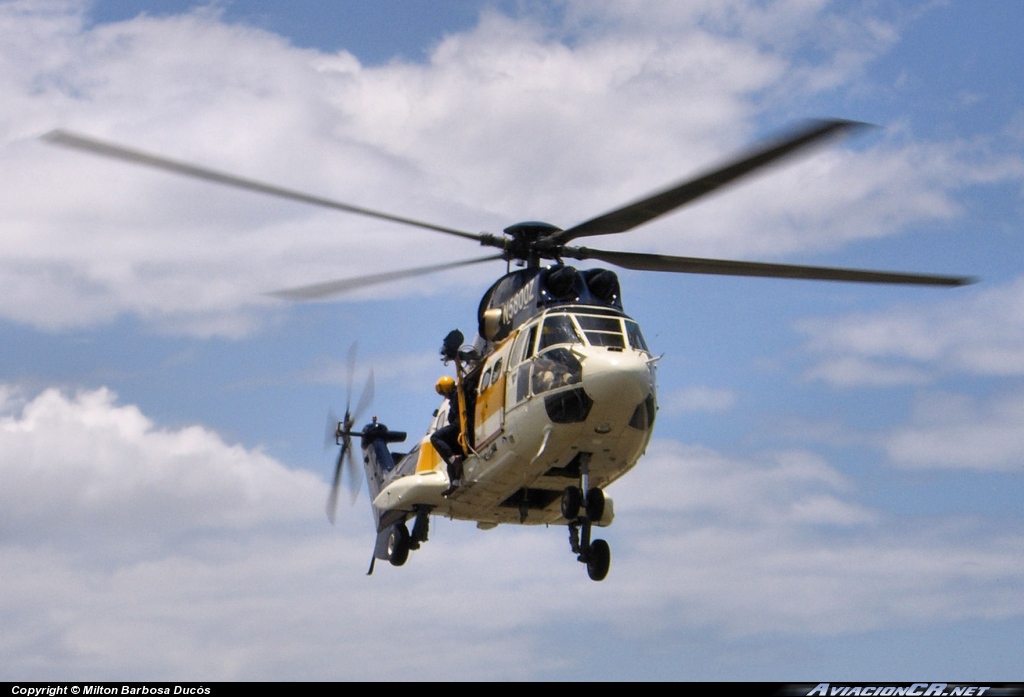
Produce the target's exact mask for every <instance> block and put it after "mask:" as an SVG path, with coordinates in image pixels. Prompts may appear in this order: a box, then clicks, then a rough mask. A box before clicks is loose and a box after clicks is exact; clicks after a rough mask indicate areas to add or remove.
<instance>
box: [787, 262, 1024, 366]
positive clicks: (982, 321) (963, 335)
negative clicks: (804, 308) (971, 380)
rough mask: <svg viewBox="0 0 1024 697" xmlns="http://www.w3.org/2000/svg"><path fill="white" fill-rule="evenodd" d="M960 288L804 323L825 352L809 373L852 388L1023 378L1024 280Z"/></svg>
mask: <svg viewBox="0 0 1024 697" xmlns="http://www.w3.org/2000/svg"><path fill="white" fill-rule="evenodd" d="M960 293H961V294H962V295H960V296H959V297H956V298H954V299H952V300H946V301H945V302H940V303H934V304H932V305H930V306H927V307H923V306H914V307H905V308H897V309H892V310H885V311H883V312H877V313H873V314H866V313H857V314H850V315H847V316H844V317H839V318H830V319H816V320H808V321H805V322H802V323H801V324H800V325H799V326H798V329H799V330H800V331H802V332H803V333H804V334H806V335H808V337H809V338H808V341H807V349H808V351H809V352H810V353H811V354H812V355H822V356H823V358H821V359H820V362H819V363H818V365H816V366H815V367H813V368H811V369H810V370H809V371H808V373H807V375H808V377H814V378H821V379H824V380H826V381H828V382H831V383H833V384H836V385H841V386H851V385H858V384H868V385H870V384H875V385H879V384H919V383H922V382H925V381H927V380H932V379H935V377H937V376H938V375H941V374H968V375H980V376H997V377H998V376H1003V377H1016V376H1020V375H1024V348H1022V347H1024V280H1022V279H1019V278H1018V279H1017V280H1015V281H1013V282H1011V283H1008V284H1005V285H1002V286H996V287H991V288H986V289H984V290H974V291H973V292H971V291H960Z"/></svg>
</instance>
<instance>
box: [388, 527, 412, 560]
mask: <svg viewBox="0 0 1024 697" xmlns="http://www.w3.org/2000/svg"><path fill="white" fill-rule="evenodd" d="M387 552H388V561H389V562H391V566H401V565H402V564H404V563H405V561H406V560H407V559H408V558H409V528H407V527H405V523H395V524H394V525H392V526H391V532H389V533H388V545H387Z"/></svg>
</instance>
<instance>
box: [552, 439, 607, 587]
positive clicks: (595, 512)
mask: <svg viewBox="0 0 1024 697" xmlns="http://www.w3.org/2000/svg"><path fill="white" fill-rule="evenodd" d="M603 515H604V492H603V491H601V490H600V489H599V488H597V487H594V488H591V487H590V453H581V458H580V485H579V486H578V487H576V486H567V487H565V491H563V492H562V517H563V518H565V519H566V520H568V521H569V546H570V547H572V551H573V553H575V554H576V555H577V556H576V560H577V561H579V562H582V563H584V564H586V565H587V575H589V576H590V578H591V580H594V581H603V580H604V577H605V576H607V575H608V568H609V567H610V566H611V563H612V552H611V548H610V547H609V546H608V543H607V542H605V541H604V540H593V541H591V539H590V533H591V528H592V527H593V524H594V523H596V522H598V521H600V520H601V517H602V516H603Z"/></svg>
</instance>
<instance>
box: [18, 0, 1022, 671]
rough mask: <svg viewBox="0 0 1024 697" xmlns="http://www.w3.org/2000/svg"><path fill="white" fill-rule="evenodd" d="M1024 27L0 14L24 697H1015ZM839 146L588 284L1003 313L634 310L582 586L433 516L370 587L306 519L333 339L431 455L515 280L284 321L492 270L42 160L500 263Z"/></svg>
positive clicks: (895, 21) (642, 13)
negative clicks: (863, 126)
mask: <svg viewBox="0 0 1024 697" xmlns="http://www.w3.org/2000/svg"><path fill="white" fill-rule="evenodd" d="M377 5H380V4H377ZM143 7H145V9H146V12H145V13H144V12H143ZM1022 20H1024V10H1022V9H1021V8H1020V6H1019V5H1017V4H1016V3H1009V2H1004V3H939V2H925V3H901V4H899V5H897V6H890V5H887V4H884V5H881V6H880V5H879V4H877V3H873V2H864V3H860V2H835V3H829V2H824V1H823V0H821V1H813V0H803V1H799V0H790V1H788V2H786V1H783V2H773V3H765V2H746V1H743V0H730V1H727V2H714V3H711V2H692V3H664V2H643V1H642V0H636V1H635V2H628V3H626V2H571V1H568V0H566V1H564V2H540V1H538V2H523V3H511V2H508V3H471V2H434V3H420V2H392V3H388V4H387V5H384V6H383V7H377V6H375V4H370V3H359V2H352V3H349V2H340V3H333V4H330V5H328V4H326V3H312V2H291V3H270V2H255V1H253V2H246V1H244V0H237V1H235V2H229V1H225V2H221V3H214V4H207V3H198V2H187V1H181V2H169V1H168V2H157V3H145V6H143V4H140V3H130V2H103V1H100V2H92V3H89V2H60V1H57V0H54V1H53V2H3V3H0V34H2V35H3V37H4V38H3V40H2V41H0V81H2V83H3V93H4V95H5V100H4V103H3V105H0V148H2V153H3V155H2V158H0V180H2V181H0V184H2V185H0V216H2V224H0V230H2V231H3V232H2V233H0V346H2V347H3V349H2V351H3V361H2V362H0V371H2V373H0V469H2V476H3V481H4V482H5V484H4V486H3V487H2V490H0V560H2V568H3V569H4V574H3V580H2V581H0V591H2V592H0V616H2V617H3V618H4V632H3V635H2V641H0V666H3V667H2V668H0V677H3V678H4V679H8V680H14V679H18V680H26V679H37V680H44V679H48V680H53V679H80V680H86V679H96V680H100V679H111V680H113V679H179V680H187V679H190V680H215V679H249V680H259V679H309V680H327V679H396V678H397V679H545V680H547V679H567V680H579V679H631V680H635V679H673V680H707V679H743V680H758V679H761V680H793V681H820V680H840V679H850V678H863V677H864V676H870V677H871V678H872V679H886V680H902V679H907V680H910V679H912V680H920V679H922V678H924V679H927V678H928V676H932V677H934V678H935V679H965V680H993V681H996V680H1019V679H1020V668H1019V656H1020V655H1021V653H1022V649H1024V646H1022V642H1021V638H1020V631H1019V624H1020V621H1021V617H1022V615H1024V524H1022V512H1021V504H1020V502H1021V500H1022V498H1024V497H1022V494H1024V486H1022V474H1024V468H1022V464H1024V436H1022V435H1021V434H1022V433H1024V380H1022V376H1024V275H1022V268H1024V244H1022V234H1021V232H1020V219H1021V208H1022V199H1021V195H1022V183H1024V157H1022V155H1024V153H1022V149H1024V108H1022V104H1024V99H1022V97H1024V95H1022V90H1024V87H1022V85H1024V80H1022V79H1021V78H1022V75H1021V67H1020V66H1021V65H1024V60H1022V58H1024V56H1022V55H1021V53H1022V49H1021V47H1020V42H1019V40H1018V34H1019V27H1020V26H1021V23H1022ZM819 116H834V117H842V118H851V119H858V120H863V121H867V122H870V123H873V124H877V125H878V126H879V128H877V129H875V130H873V131H871V132H869V133H867V134H865V135H862V136H858V137H857V138H855V139H852V140H849V141H845V142H842V143H837V144H833V145H830V146H829V147H827V148H824V149H821V150H819V151H816V152H815V153H813V154H811V155H809V156H807V157H805V158H802V159H798V160H795V161H793V162H791V163H788V164H786V165H785V166H781V167H778V168H776V169H774V170H771V172H769V173H768V174H767V175H766V176H762V177H757V178H755V179H753V180H751V181H749V182H745V183H742V184H739V185H737V186H734V187H732V188H730V189H728V190H726V191H723V192H722V193H721V194H719V195H716V196H713V197H711V198H709V199H708V200H706V201H704V202H702V203H700V204H699V205H694V206H692V207H689V208H687V209H685V210H683V211H681V212H679V213H677V214H675V215H672V216H668V217H666V218H663V219H661V220H659V221H656V222H655V223H652V224H650V225H647V226H645V227H643V228H640V229H638V230H635V231H633V232H631V233H629V234H627V235H621V236H618V237H616V238H608V239H607V240H602V245H600V246H603V247H605V248H621V249H627V250H632V251H649V252H661V253H667V254H679V255H688V256H712V257H728V258H744V259H752V260H766V261H786V262H792V263H810V264H823V265H834V266H859V267H875V268H884V269H894V270H907V271H924V272H935V273H953V274H966V275H972V276H977V277H979V278H980V279H981V282H980V283H978V284H976V285H973V286H970V287H968V288H963V289H956V290H936V289H920V288H887V287H874V286H853V285H846V284H825V283H806V282H787V281H776V280H761V279H729V278H711V277H684V276H669V275H663V274H655V273H650V274H640V273H633V272H626V271H623V272H621V273H620V278H621V280H622V283H623V288H624V300H625V304H626V309H627V311H628V312H629V313H630V314H631V315H632V316H633V317H635V318H636V319H637V320H638V321H639V322H640V323H641V326H642V327H643V329H644V331H645V334H646V336H647V340H648V343H650V344H651V346H652V349H653V350H654V351H655V352H656V353H659V354H661V353H664V358H663V359H662V361H661V362H660V364H659V365H660V368H659V376H658V377H659V401H660V404H661V410H660V413H659V418H658V423H657V426H656V432H655V438H654V440H653V441H652V444H651V446H650V448H649V450H648V453H647V455H646V456H645V457H644V458H643V459H642V460H641V462H640V464H639V465H638V466H637V468H636V469H635V470H634V472H632V473H631V474H630V475H629V476H627V477H626V478H624V479H623V480H621V481H620V482H617V483H616V484H614V485H613V486H612V487H610V489H609V491H608V494H609V496H611V497H612V498H613V499H614V500H615V505H616V514H617V518H616V521H615V524H614V525H613V526H612V527H611V528H609V529H608V530H607V534H606V535H605V537H607V539H608V540H609V542H610V543H611V546H612V556H613V560H612V570H611V573H610V575H609V577H608V579H607V580H606V581H604V582H602V583H600V584H595V583H592V582H590V581H589V580H588V579H587V578H586V574H585V573H584V570H583V569H582V567H581V566H580V565H579V564H577V563H576V562H575V561H574V559H573V557H572V555H571V554H570V553H569V549H568V544H567V542H566V534H565V531H564V529H534V528H523V529H519V528H508V529H506V528H499V529H497V530H493V531H489V532H481V531H477V530H475V528H474V527H473V526H471V525H467V524H459V523H454V522H450V521H444V520H438V521H436V522H435V523H434V526H433V528H432V539H431V542H430V543H429V544H428V545H427V546H426V547H425V548H424V549H423V550H421V551H419V552H417V553H416V554H415V555H413V557H412V558H411V560H410V562H409V564H407V565H406V566H405V567H403V568H402V569H393V568H391V567H390V566H387V565H385V566H383V567H378V571H377V572H376V574H375V575H374V576H373V577H371V578H367V577H366V576H365V575H364V572H365V568H366V564H367V563H368V561H369V556H370V551H371V546H372V532H371V529H370V516H369V512H368V510H367V504H366V500H365V494H364V495H363V498H361V499H360V500H359V501H358V502H357V503H356V505H355V506H354V507H352V508H350V509H345V510H343V511H341V513H340V515H339V519H338V525H337V526H336V527H331V526H330V525H329V524H328V522H327V521H326V518H325V516H324V513H323V506H324V502H325V500H326V497H327V478H328V477H329V474H330V472H329V470H330V467H331V463H330V454H326V453H324V452H323V450H322V437H323V424H324V416H325V414H326V412H327V409H328V408H329V407H332V406H333V407H334V408H335V409H339V410H340V409H342V408H343V405H344V400H345V395H344V392H345V388H344V382H345V380H344V375H345V369H344V358H345V354H346V351H347V350H348V347H349V345H350V344H351V343H352V342H353V341H355V340H358V341H359V350H360V361H359V371H360V374H362V375H365V374H366V373H367V372H368V371H369V370H370V368H371V367H372V368H373V369H374V371H375V374H376V378H377V390H376V399H375V402H374V407H373V408H374V411H375V413H376V414H378V415H379V416H380V418H381V420H382V421H384V422H386V423H388V424H389V425H391V426H392V427H394V428H401V429H406V430H408V431H410V432H411V433H412V434H419V433H421V432H422V430H423V429H425V428H426V425H427V420H428V418H429V415H430V413H431V411H432V410H433V409H434V407H435V406H436V404H435V402H436V396H435V395H434V394H433V391H432V385H433V381H434V379H435V378H436V377H437V376H438V375H439V374H441V372H443V370H444V368H443V366H442V365H441V363H440V362H439V360H438V358H437V353H436V351H437V348H438V346H439V345H440V340H441V338H442V337H443V336H444V334H445V333H446V332H447V331H448V330H450V329H452V328H454V327H460V328H461V329H463V331H467V333H468V332H469V331H471V330H472V327H473V324H474V321H475V320H474V312H475V308H476V305H477V302H478V300H479V295H480V293H481V292H482V291H483V290H484V289H485V288H486V287H487V285H488V283H489V281H490V280H491V279H493V278H494V277H495V276H496V275H497V274H499V273H500V272H501V271H502V270H503V267H502V266H501V265H500V264H495V265H494V266H493V267H492V266H487V265H483V266H477V267H470V269H469V270H467V271H464V272H455V273H448V274H442V275H439V276H436V277H428V278H426V279H421V280H417V281H411V282H405V283H398V284H394V285H391V286H387V287H378V288H374V289H372V290H368V291H366V292H362V293H358V294H354V295H353V296H351V297H346V298H343V299H340V300H338V301H335V302H330V303H313V304H287V303H283V302H279V301H276V300H274V299H272V298H269V297H267V296H266V295H264V293H266V292H268V291H271V290H274V289H277V288H282V287H289V286H293V285H298V284H303V283H313V282H318V281H324V280H330V279H333V278H339V277H345V276H354V275H360V274H363V273H371V272H375V271H383V270H386V269H389V268H402V267H405V266H417V265H422V264H427V263H440V262H442V261H446V260H454V259H462V258H470V257H472V256H474V255H479V254H480V251H479V250H477V249H475V248H473V247H472V246H471V245H466V244H465V243H464V242H463V241H461V240H455V239H450V238H436V237H433V236H431V235H430V234H429V233H427V232H426V231H419V230H414V229H405V228H396V226H394V225H388V224H386V223H383V222H374V221H367V220H362V219H359V218H352V217H350V216H345V215H341V214H333V213H329V212H323V211H318V210H307V209H305V208H303V207H300V206H296V205H293V204H288V203H284V202H277V201H270V200H264V199H260V198H257V197H254V196H252V195H249V194H246V193H242V192H234V191H230V190H226V189H221V188H218V187H214V186H210V185H205V184H203V183H201V182H190V181H185V180H180V179H178V178H175V177H172V176H168V175H163V174H160V173H155V172H147V171H142V170H138V169H136V168H133V167H130V166H127V165H122V164H118V163H112V162H106V161H101V160H97V159H95V158H91V157H88V156H85V155H82V154H78V153H74V152H70V151H63V150H59V149H57V148H53V147H52V146H49V145H46V144H44V143H42V142H40V141H39V139H38V136H39V135H41V134H43V133H45V132H47V131H48V130H51V129H53V128H57V127H60V128H67V129H72V130H75V131H79V132H83V133H87V134H91V135H93V136H96V137H99V138H106V139H111V140H116V141H119V142H122V143H125V144H127V145H130V146H134V147H137V148H141V149H146V150H150V151H154V152H159V153H162V154H165V155H167V156H169V157H174V158H179V159H185V160H190V161H194V162H197V163H201V164H204V165H207V166H210V167H214V168H218V169H223V170H228V171H232V172H237V173H239V174H242V175H246V176H250V177H253V178H258V179H262V180H265V181H270V182H273V183H278V184H281V185H283V186H289V187H292V188H297V189H302V190H305V191H309V192H311V193H314V194H321V195H325V196H330V197H334V198H337V199H341V200H343V201H349V202H352V203H354V204H358V205H364V206H367V207H371V208H376V209H382V210H388V211H394V212H395V213H397V214H400V215H407V216H410V217H414V218H419V219H424V220H429V221H436V222H437V223H440V224H445V225H451V226H452V227H456V228H460V229H466V230H482V231H483V230H486V231H489V232H496V231H499V230H500V229H502V228H503V227H505V226H506V225H508V224H510V223H513V222H518V221H520V220H531V219H540V220H547V221H549V222H551V223H554V224H556V225H561V226H568V225H571V224H574V223H576V222H580V221H582V220H585V219H587V218H590V217H592V216H594V215H597V214H599V213H602V212H604V211H606V210H609V209H611V208H614V207H616V206H618V205H620V204H622V203H625V202H627V201H629V200H632V199H634V198H636V197H639V196H641V195H643V194H645V193H647V192H649V191H652V190H655V189H657V188H659V187H661V186H663V185H665V184H668V183H670V182H673V181H676V180H678V179H681V178H684V177H686V176H689V175H692V174H694V173H696V172H699V171H700V170H701V169H703V168H704V167H706V166H708V165H710V164H713V163H715V162H716V161H718V160H721V159H723V158H725V157H728V156H729V155H731V154H732V153H733V152H735V151H737V150H740V149H742V148H743V147H744V146H746V145H748V144H750V143H751V142H753V141H756V140H757V139H759V138H762V137H765V136H767V135H770V134H772V133H773V132H776V131H779V130H781V129H784V128H785V127H786V126H788V125H790V124H792V123H794V122H797V121H799V120H801V119H804V118H808V117H819ZM439 237H440V236H439ZM399 648H400V650H399Z"/></svg>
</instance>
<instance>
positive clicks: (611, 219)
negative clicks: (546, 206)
mask: <svg viewBox="0 0 1024 697" xmlns="http://www.w3.org/2000/svg"><path fill="white" fill-rule="evenodd" d="M867 126H868V124H864V123H859V122H857V121H844V120H840V119H832V120H827V121H813V122H811V124H810V125H808V126H806V127H804V128H802V129H800V130H798V131H796V132H794V133H790V134H788V135H785V136H782V137H781V138H779V139H778V140H775V141H773V142H771V143H768V144H766V145H764V146H762V147H760V148H757V149H755V150H753V151H751V152H749V153H746V154H744V155H741V156H740V157H738V158H737V159H735V160H733V161H731V162H728V163H726V164H725V165H723V166H721V167H718V168H717V169H714V170H712V171H710V172H707V173H706V174H703V175H701V176H699V177H697V178H695V179H690V180H688V181H685V182H682V183H679V184H676V185H674V186H672V187H671V188H669V189H666V190H664V191H660V192H658V193H656V194H653V195H651V196H648V197H646V198H644V199H641V200H639V201H636V202H635V203H631V204H629V205H626V206H623V207H622V208H618V209H616V210H614V211H611V212H609V213H605V214H604V215H601V216H598V217H597V218H592V219H590V220H588V221H586V222H584V223H580V224H579V225H576V226H574V227H571V228H569V229H567V230H562V231H561V232H556V233H555V234H553V235H551V236H550V237H548V238H547V239H546V240H545V241H546V242H550V243H554V244H565V243H567V242H570V241H572V240H574V239H576V238H577V237H589V236H591V235H611V234H614V233H617V232H626V231H627V230H632V229H633V228H635V227H637V226H638V225H642V224H643V223H646V222H648V221H650V220H653V219H655V218H657V217H659V216H662V215H665V214H666V213H669V212H671V211H674V210H675V209H676V208H679V207H680V206H682V205H683V204H686V203H690V202H691V201H694V200H696V199H698V198H700V197H702V196H706V195H707V194H709V193H711V192H712V191H715V190H716V189H719V188H720V187H722V186H725V185H726V184H728V183H730V182H732V181H735V180H736V179H739V178H740V177H743V176H745V175H747V174H750V173H751V172H753V171H755V170H757V169H760V168H761V167H764V166H765V165H768V164H771V163H772V162H775V161H776V160H779V159H781V158H783V157H786V156H787V155H790V154H792V153H794V152H796V151H797V150H800V149H802V148H805V147H807V146H809V145H811V144H813V143H816V142H819V141H821V140H822V139H823V138H826V137H828V136H831V135H838V134H839V133H845V132H850V131H854V130H857V129H860V128H865V127H867Z"/></svg>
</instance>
